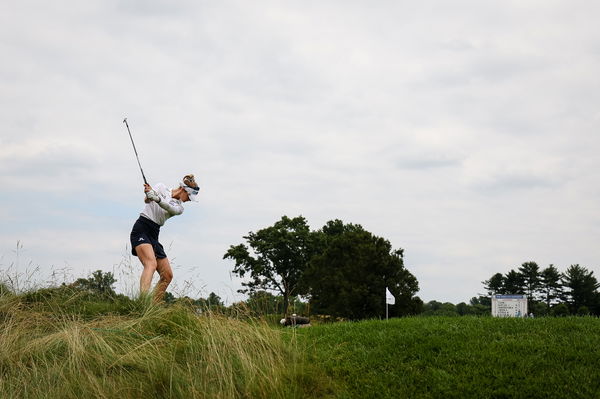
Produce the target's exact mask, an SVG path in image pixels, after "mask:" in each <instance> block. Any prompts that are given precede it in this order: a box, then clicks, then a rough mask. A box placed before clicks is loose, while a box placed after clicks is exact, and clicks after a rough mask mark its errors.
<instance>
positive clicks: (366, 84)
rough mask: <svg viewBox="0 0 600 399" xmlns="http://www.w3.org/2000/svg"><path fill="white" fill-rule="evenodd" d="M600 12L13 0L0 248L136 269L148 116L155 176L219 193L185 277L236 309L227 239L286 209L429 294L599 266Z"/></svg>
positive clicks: (187, 252) (581, 8)
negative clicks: (379, 249)
mask: <svg viewBox="0 0 600 399" xmlns="http://www.w3.org/2000/svg"><path fill="white" fill-rule="evenodd" d="M597 8H598V7H597V6H595V5H592V4H590V3H587V2H586V3H584V2H581V3H577V5H573V4H572V3H568V4H567V3H565V2H560V1H557V2H550V3H548V2H537V3H527V4H523V3H522V2H508V3H506V2H505V3H503V4H502V5H496V6H491V5H490V4H485V5H484V4H482V3H479V2H473V1H461V2H453V3H452V4H450V3H443V2H425V3H418V4H417V3H397V2H381V3H378V4H377V5H369V6H368V7H367V6H366V5H364V4H362V3H360V2H333V3H327V4H324V3H322V2H303V3H302V4H301V5H300V4H283V3H279V2H271V1H265V2H259V3H252V4H251V5H250V4H248V3H244V2H221V3H219V4H212V5H207V4H200V3H196V2H178V3H177V4H176V5H175V4H171V3H168V2H165V1H152V2H122V1H109V2H86V3H77V4H71V3H67V2H53V3H52V4H50V3H44V2H40V1H35V0H31V1H23V2H18V3H14V4H13V3H11V4H5V5H4V6H2V10H1V11H2V12H0V36H1V37H3V38H5V39H4V40H2V41H1V42H0V46H1V49H2V53H3V60H5V62H3V63H2V64H0V125H1V126H3V127H2V130H1V131H0V184H1V185H2V187H3V194H4V195H3V196H2V197H1V198H0V217H2V220H3V223H2V227H1V228H0V238H1V241H0V255H5V257H6V256H9V255H10V253H11V252H10V251H11V248H12V246H13V245H14V242H15V241H16V240H23V241H24V242H25V244H26V245H28V243H31V244H29V245H31V246H29V248H30V249H29V255H30V256H31V258H32V259H33V260H34V263H38V264H40V265H43V266H44V267H46V266H49V265H51V264H53V263H57V262H58V263H60V262H61V260H62V261H66V262H68V263H69V264H70V265H73V267H87V266H86V265H90V266H91V267H96V265H98V267H106V268H108V269H110V268H111V267H112V265H115V264H118V263H119V262H120V261H121V259H122V256H123V254H122V252H123V248H124V246H125V244H126V243H127V238H128V234H129V229H130V227H131V224H132V223H133V221H134V220H135V218H136V214H137V213H138V212H139V210H140V208H141V203H140V192H141V190H140V187H141V175H140V172H139V169H138V166H137V162H136V160H135V157H134V154H133V149H132V147H131V143H130V141H129V137H128V135H127V131H126V129H125V126H124V125H123V123H122V120H123V118H124V117H128V120H129V122H130V127H131V131H132V134H133V137H134V139H135V142H136V147H137V149H138V152H139V155H140V161H141V163H142V166H143V168H144V172H145V173H146V175H147V177H148V178H149V180H150V181H152V182H156V181H163V182H165V183H167V184H176V183H177V182H178V180H179V179H180V178H181V176H182V175H183V174H185V173H189V172H193V173H195V174H196V175H197V176H198V180H199V182H200V185H201V187H202V195H201V202H200V203H199V204H192V205H191V206H189V207H188V209H187V210H186V213H185V214H184V215H183V216H181V217H179V218H175V219H174V220H171V221H169V222H168V224H167V225H166V226H165V228H164V239H165V240H171V241H173V243H174V244H173V245H174V252H173V255H174V256H176V261H177V263H178V264H179V265H180V267H181V270H180V272H179V274H177V273H176V279H178V278H180V279H181V280H178V281H179V282H180V283H181V282H182V281H186V280H194V281H196V282H198V286H199V287H203V288H202V289H206V290H207V291H215V292H217V293H218V294H219V295H221V296H223V297H224V296H226V295H227V296H230V297H232V298H233V297H234V295H232V292H234V291H235V290H236V289H237V288H238V287H239V281H237V280H235V279H231V278H230V276H229V271H230V270H231V265H229V264H227V262H226V261H223V260H222V259H221V258H222V255H223V253H224V252H225V251H226V249H227V248H228V246H229V245H231V244H236V243H238V242H241V240H242V235H244V234H246V233H247V232H248V231H251V230H257V229H260V228H262V227H266V226H268V225H271V224H273V223H274V222H275V221H276V220H278V219H279V218H280V217H281V216H282V215H283V214H287V215H290V216H295V215H297V214H303V215H304V216H306V217H307V218H308V221H309V223H310V224H311V227H312V228H314V229H317V228H319V227H321V226H322V225H323V224H324V223H325V222H326V221H327V220H330V219H334V218H341V219H343V220H344V221H345V222H352V223H358V224H362V225H363V226H365V228H367V229H369V230H371V231H372V232H373V233H374V234H377V235H380V236H383V237H385V238H387V239H389V240H390V241H391V242H392V244H393V246H394V247H396V248H398V247H402V248H404V249H405V250H406V257H407V265H408V266H409V269H410V270H411V271H413V272H414V273H415V274H416V275H417V277H418V278H419V282H420V286H421V289H422V292H421V295H422V297H423V298H424V299H426V300H429V299H438V300H449V301H452V302H460V301H468V299H469V298H470V297H472V296H474V295H475V294H476V293H477V292H480V291H481V284H480V282H481V281H482V280H484V279H486V278H489V275H491V274H493V273H495V272H505V271H507V270H508V269H509V268H512V267H515V266H518V264H520V263H521V262H524V261H528V260H535V261H537V262H538V263H540V264H541V265H544V262H547V263H554V264H556V265H557V266H558V267H559V269H560V268H561V267H563V268H566V266H568V263H569V262H571V263H580V264H583V265H585V266H587V267H590V268H597V267H598V264H597V262H596V259H597V258H598V255H600V254H599V253H598V250H597V249H596V247H597V246H596V245H595V244H594V243H593V242H592V239H591V238H590V237H594V236H595V235H597V233H598V229H599V225H600V222H599V221H598V216H597V215H598V214H600V213H599V212H598V211H599V209H598V205H597V204H598V203H599V201H598V200H599V198H600V191H599V190H598V188H597V184H596V182H597V181H598V172H597V171H598V170H600V168H599V166H600V165H599V164H598V162H599V161H598V157H597V156H596V155H595V154H596V152H597V149H598V147H599V144H600V142H599V140H600V139H599V138H598V135H597V134H596V131H597V126H598V122H599V121H600V116H599V115H600V114H599V113H598V111H597V110H596V108H595V104H597V103H598V101H599V100H600V99H599V98H598V96H599V94H598V93H600V90H598V89H599V86H600V79H599V78H598V77H597V73H596V71H597V70H598V67H599V66H600V65H598V64H599V61H600V45H599V42H598V40H597V36H598V35H597V33H598V29H597V27H596V25H597V24H596V21H595V19H594V18H593V15H595V14H597V11H598V10H597ZM86 233H89V234H87V235H86ZM86 236H88V237H91V238H92V240H93V243H92V244H90V242H89V241H86V240H85V239H84V237H86ZM41 243H43V245H42V244H41ZM571 259H572V260H571ZM134 261H136V260H135V259H134ZM134 263H135V262H134ZM190 268H191V269H193V271H190V270H189V269H190ZM108 269H107V270H108ZM134 280H135V279H134ZM219 290H220V291H219Z"/></svg>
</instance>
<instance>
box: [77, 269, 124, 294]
mask: <svg viewBox="0 0 600 399" xmlns="http://www.w3.org/2000/svg"><path fill="white" fill-rule="evenodd" d="M116 282H117V280H116V279H115V277H114V276H113V274H112V273H111V272H106V273H103V272H102V270H96V271H95V272H93V273H92V275H91V277H89V278H87V279H86V278H80V279H77V280H76V281H75V282H74V283H73V286H74V287H75V288H80V289H83V290H88V291H91V292H92V293H96V294H100V295H105V296H115V295H116V293H115V291H114V289H113V284H114V283H116Z"/></svg>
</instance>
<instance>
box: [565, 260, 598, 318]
mask: <svg viewBox="0 0 600 399" xmlns="http://www.w3.org/2000/svg"><path fill="white" fill-rule="evenodd" d="M561 281H562V285H563V287H564V288H565V290H564V292H563V295H564V299H565V300H566V302H567V303H568V305H569V307H570V309H571V313H573V314H575V313H577V311H578V310H579V308H580V307H583V306H585V307H587V308H588V309H593V310H594V311H596V312H597V310H598V291H597V290H598V288H599V287H600V284H598V280H596V277H594V272H593V271H589V270H588V269H586V268H585V267H582V266H579V265H571V266H570V267H569V268H568V269H567V270H566V271H565V272H564V273H563V274H562V276H561Z"/></svg>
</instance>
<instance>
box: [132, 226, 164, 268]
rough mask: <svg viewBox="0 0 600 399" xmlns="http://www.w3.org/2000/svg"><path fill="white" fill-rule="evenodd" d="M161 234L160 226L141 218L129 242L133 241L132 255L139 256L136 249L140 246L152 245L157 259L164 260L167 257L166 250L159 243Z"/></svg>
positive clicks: (134, 227)
mask: <svg viewBox="0 0 600 399" xmlns="http://www.w3.org/2000/svg"><path fill="white" fill-rule="evenodd" d="M159 233H160V225H159V224H156V223H154V222H153V221H152V220H150V219H148V218H145V217H144V216H140V217H139V219H138V220H136V222H135V223H134V225H133V229H131V234H130V235H129V240H130V241H131V253H132V254H133V255H135V256H137V253H136V251H135V247H137V246H138V245H140V244H152V248H153V249H154V255H155V256H156V259H163V258H166V257H167V254H165V249H164V248H163V246H162V244H161V243H160V242H158V234H159Z"/></svg>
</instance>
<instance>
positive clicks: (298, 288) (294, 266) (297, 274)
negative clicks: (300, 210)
mask: <svg viewBox="0 0 600 399" xmlns="http://www.w3.org/2000/svg"><path fill="white" fill-rule="evenodd" d="M244 239H245V240H246V244H243V243H242V244H238V245H232V246H231V247H230V248H229V250H228V251H227V252H226V253H225V255H224V256H223V259H232V260H234V261H235V267H234V269H233V273H234V274H236V275H238V276H240V277H242V278H243V277H249V280H248V281H245V282H243V283H242V285H243V286H245V287H246V288H245V289H242V290H239V291H240V292H242V293H252V292H255V291H259V290H268V291H275V292H277V293H278V294H280V295H281V296H282V297H283V299H284V304H283V306H284V308H283V311H284V314H287V308H288V304H289V299H290V297H292V296H296V295H302V294H303V293H304V292H305V291H306V288H305V287H303V286H302V285H301V283H302V276H303V273H304V270H305V269H306V267H307V265H308V262H309V260H310V258H311V257H312V255H313V253H314V250H315V248H314V245H313V233H312V232H311V231H310V229H309V226H308V224H307V222H306V219H305V218H304V217H302V216H298V217H295V218H289V217H287V216H283V217H282V218H281V220H279V221H277V222H276V223H275V224H274V225H273V226H270V227H267V228H264V229H261V230H258V231H257V232H249V233H248V235H247V236H244Z"/></svg>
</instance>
